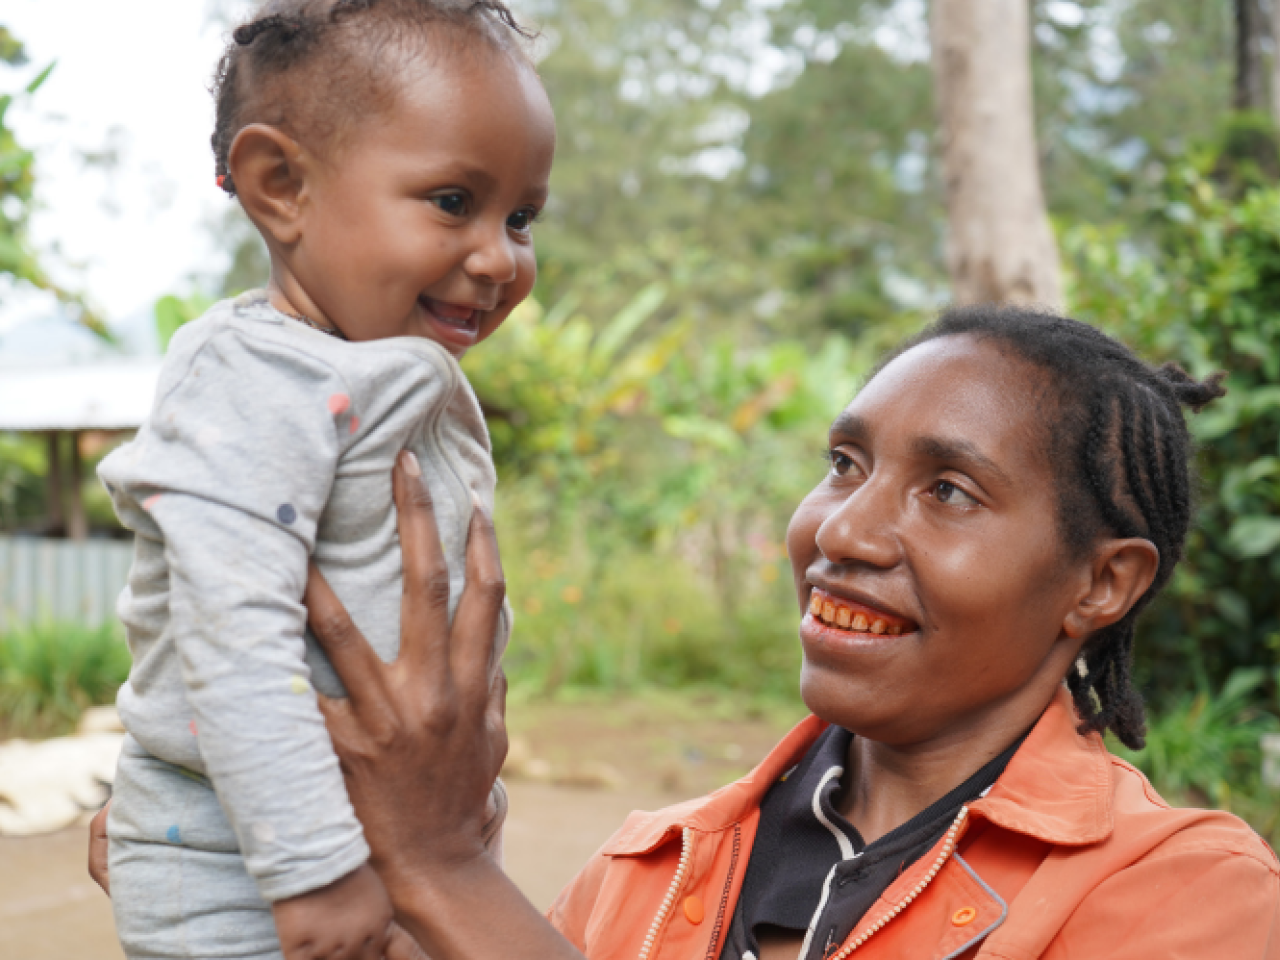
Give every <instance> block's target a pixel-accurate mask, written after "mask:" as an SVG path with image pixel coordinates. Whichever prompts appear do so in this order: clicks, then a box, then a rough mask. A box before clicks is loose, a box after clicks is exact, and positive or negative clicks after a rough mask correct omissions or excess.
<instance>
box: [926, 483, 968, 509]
mask: <svg viewBox="0 0 1280 960" xmlns="http://www.w3.org/2000/svg"><path fill="white" fill-rule="evenodd" d="M933 495H934V496H935V497H937V499H938V502H939V503H947V504H951V505H953V506H958V507H976V506H978V501H977V500H975V499H974V498H973V497H971V496H969V494H967V493H965V492H964V491H963V490H961V489H960V488H959V487H957V486H956V485H955V484H954V483H949V482H948V481H946V480H939V481H938V483H937V485H936V486H935V487H934V488H933Z"/></svg>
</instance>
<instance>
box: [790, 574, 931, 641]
mask: <svg viewBox="0 0 1280 960" xmlns="http://www.w3.org/2000/svg"><path fill="white" fill-rule="evenodd" d="M805 620H806V621H813V622H815V623H816V624H820V625H822V626H824V627H834V628H835V629H836V630H838V631H839V632H840V633H843V634H849V635H860V636H862V637H863V638H864V639H865V638H882V637H883V638H888V637H898V636H901V635H903V634H907V633H914V632H915V631H916V630H917V629H918V627H917V626H916V624H915V623H914V622H913V621H912V620H910V619H909V618H907V617H902V616H899V615H897V614H894V613H890V612H888V611H886V610H883V609H881V608H879V607H877V606H872V605H871V604H868V603H864V602H859V601H857V600H854V599H852V598H850V597H842V596H839V595H837V594H835V593H832V592H830V591H827V590H823V589H822V588H821V587H816V586H815V587H814V588H813V592H812V593H810V594H809V613H808V615H807V616H806V617H805Z"/></svg>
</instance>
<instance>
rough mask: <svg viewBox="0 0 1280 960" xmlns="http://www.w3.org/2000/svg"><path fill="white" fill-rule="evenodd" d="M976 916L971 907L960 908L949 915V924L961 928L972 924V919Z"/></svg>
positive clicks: (975, 911) (976, 913)
mask: <svg viewBox="0 0 1280 960" xmlns="http://www.w3.org/2000/svg"><path fill="white" fill-rule="evenodd" d="M977 915H978V911H977V910H975V909H973V907H961V908H960V909H959V910H957V911H956V912H955V913H953V914H952V915H951V922H952V923H954V924H955V925H956V926H957V927H963V926H964V925H965V924H968V923H973V918H974V917H976V916H977Z"/></svg>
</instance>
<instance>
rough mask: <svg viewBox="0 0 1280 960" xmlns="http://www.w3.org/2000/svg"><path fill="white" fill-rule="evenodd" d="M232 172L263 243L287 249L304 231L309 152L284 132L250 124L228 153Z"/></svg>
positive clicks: (237, 137) (239, 135)
mask: <svg viewBox="0 0 1280 960" xmlns="http://www.w3.org/2000/svg"><path fill="white" fill-rule="evenodd" d="M227 169H228V171H229V172H230V173H231V179H232V182H234V183H235V185H236V196H237V197H239V198H240V204H241V206H243V207H244V211H245V213H247V214H248V215H249V219H250V220H252V221H253V222H254V223H255V224H256V225H257V227H258V229H259V230H260V231H262V233H263V235H264V239H266V240H268V241H272V240H274V241H275V242H276V243H277V244H279V245H281V246H283V247H290V246H292V245H293V244H295V243H296V242H297V241H298V239H299V237H300V236H301V232H302V211H303V200H304V199H305V195H306V184H307V173H308V162H307V155H306V152H305V151H304V150H303V149H302V147H301V146H300V145H299V144H298V142H297V141H296V140H294V139H293V138H292V137H290V136H289V135H288V134H287V133H285V132H284V131H283V130H281V129H280V128H279V127H273V126H270V125H268V124H265V123H251V124H249V125H248V126H246V127H244V128H243V129H241V131H240V132H239V133H238V134H236V138H235V140H234V141H233V142H232V144H231V149H230V150H229V151H227Z"/></svg>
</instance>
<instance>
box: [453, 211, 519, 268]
mask: <svg viewBox="0 0 1280 960" xmlns="http://www.w3.org/2000/svg"><path fill="white" fill-rule="evenodd" d="M463 267H464V269H465V270H466V271H467V273H469V274H470V275H471V276H472V277H475V278H476V279H477V280H483V281H485V282H488V283H510V282H511V281H512V280H514V279H515V278H516V256H515V250H514V249H513V248H512V241H511V238H510V237H509V236H508V235H507V225H506V222H505V221H504V222H503V223H502V224H501V225H500V226H498V227H497V228H496V229H495V228H494V227H492V226H489V225H485V226H483V227H481V228H480V230H479V233H478V236H477V238H476V244H475V246H474V247H473V248H472V250H471V252H470V253H469V254H468V255H467V259H466V261H465V262H464V264H463Z"/></svg>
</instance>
